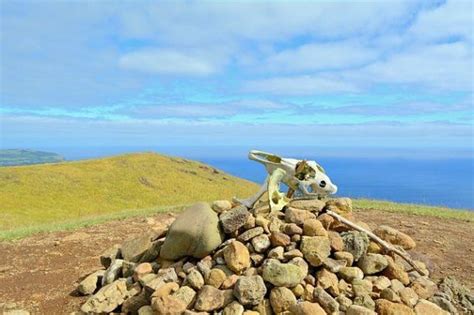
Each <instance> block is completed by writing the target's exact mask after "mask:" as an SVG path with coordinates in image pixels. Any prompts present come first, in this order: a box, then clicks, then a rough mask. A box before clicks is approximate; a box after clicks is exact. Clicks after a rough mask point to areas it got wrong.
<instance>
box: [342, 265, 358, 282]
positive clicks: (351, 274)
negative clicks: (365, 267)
mask: <svg viewBox="0 0 474 315" xmlns="http://www.w3.org/2000/svg"><path fill="white" fill-rule="evenodd" d="M338 275H339V276H340V277H341V278H342V279H344V280H346V281H347V282H352V280H354V279H359V280H362V278H364V272H363V271H362V270H360V268H358V267H342V268H341V270H339V272H338Z"/></svg>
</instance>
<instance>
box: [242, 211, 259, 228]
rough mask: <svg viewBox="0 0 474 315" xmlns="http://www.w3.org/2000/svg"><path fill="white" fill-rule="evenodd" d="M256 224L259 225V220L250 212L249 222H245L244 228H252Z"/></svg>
mask: <svg viewBox="0 0 474 315" xmlns="http://www.w3.org/2000/svg"><path fill="white" fill-rule="evenodd" d="M256 225H257V222H256V220H255V217H254V216H253V215H252V214H250V215H249V217H248V219H247V222H245V224H244V229H246V230H250V229H253V228H254V227H255V226H256Z"/></svg>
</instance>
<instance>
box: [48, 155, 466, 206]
mask: <svg viewBox="0 0 474 315" xmlns="http://www.w3.org/2000/svg"><path fill="white" fill-rule="evenodd" d="M51 150H52V152H57V153H59V154H62V155H63V156H65V157H66V159H67V160H78V159H84V158H95V157H100V156H107V155H114V154H121V153H126V152H137V151H141V152H143V151H155V152H162V153H164V154H168V155H174V156H181V157H185V158H189V159H194V160H199V161H202V162H204V163H207V164H210V165H212V166H214V167H216V168H218V169H221V170H223V171H225V172H228V173H230V174H232V175H235V176H239V177H242V178H245V179H248V180H250V181H254V182H256V183H262V182H263V180H264V179H265V176H266V172H265V169H264V167H263V165H261V164H259V163H257V162H254V161H250V160H248V159H247V153H246V151H247V149H245V150H244V149H235V150H234V149H233V148H228V149H223V148H220V149H219V148H217V149H203V148H200V149H196V148H190V147H187V148H183V147H180V148H177V147H149V148H136V147H135V148H131V147H129V148H126V147H116V148H97V147H96V148H75V149H64V148H51ZM268 152H292V154H289V155H288V156H289V157H295V158H297V157H299V156H304V157H305V158H306V159H314V160H316V161H317V162H318V163H319V164H321V165H322V166H323V167H324V169H325V170H326V172H327V174H328V176H329V177H330V178H331V180H332V181H333V182H334V183H335V184H336V185H337V186H338V193H337V195H338V196H345V197H351V198H372V199H380V200H389V201H395V202H406V203H419V204H426V205H434V206H446V207H450V208H460V209H468V210H473V211H474V197H473V196H474V158H472V157H465V158H452V157H442V158H439V156H440V155H439V154H438V153H437V154H436V155H435V156H438V157H437V158H433V157H429V155H427V156H422V155H421V154H416V155H414V156H415V157H414V158H400V157H391V156H390V155H389V156H381V155H380V154H378V155H377V154H372V156H377V157H372V158H364V157H355V156H356V155H355V154H356V153H357V152H356V151H354V153H351V154H345V155H343V156H335V157H330V156H318V157H316V156H314V157H313V156H312V154H311V151H306V150H304V149H301V150H300V151H298V149H286V150H282V149H280V150H278V149H275V151H273V150H271V149H268ZM304 152H309V153H308V154H307V155H306V154H304V155H302V153H304ZM312 152H317V150H315V151H312ZM384 152H385V151H384ZM284 156H286V155H284Z"/></svg>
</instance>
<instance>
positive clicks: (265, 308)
mask: <svg viewBox="0 0 474 315" xmlns="http://www.w3.org/2000/svg"><path fill="white" fill-rule="evenodd" d="M253 310H254V311H256V312H258V313H259V314H260V315H273V310H272V306H271V305H270V301H269V300H268V299H264V300H263V301H262V302H261V303H260V304H258V305H257V306H255V307H254V308H253Z"/></svg>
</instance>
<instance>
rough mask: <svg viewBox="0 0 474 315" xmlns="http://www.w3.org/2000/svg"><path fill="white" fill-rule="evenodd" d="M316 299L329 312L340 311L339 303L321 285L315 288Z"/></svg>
mask: <svg viewBox="0 0 474 315" xmlns="http://www.w3.org/2000/svg"><path fill="white" fill-rule="evenodd" d="M314 299H315V300H316V301H317V302H318V303H319V304H320V305H321V306H322V308H323V309H324V310H325V311H326V312H327V313H329V314H332V313H337V312H339V303H337V301H336V300H335V299H334V298H333V297H332V296H330V295H329V293H327V292H326V291H324V290H323V289H322V288H321V287H316V288H314Z"/></svg>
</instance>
